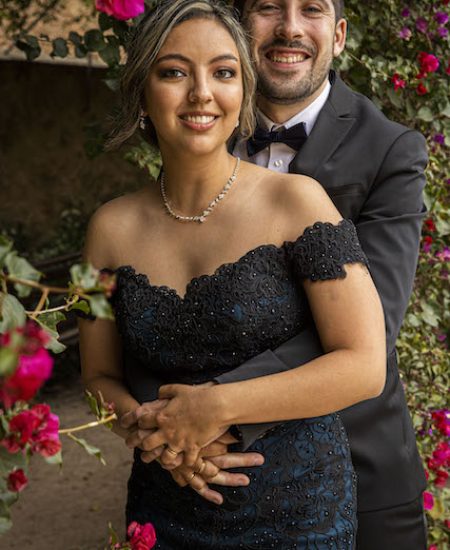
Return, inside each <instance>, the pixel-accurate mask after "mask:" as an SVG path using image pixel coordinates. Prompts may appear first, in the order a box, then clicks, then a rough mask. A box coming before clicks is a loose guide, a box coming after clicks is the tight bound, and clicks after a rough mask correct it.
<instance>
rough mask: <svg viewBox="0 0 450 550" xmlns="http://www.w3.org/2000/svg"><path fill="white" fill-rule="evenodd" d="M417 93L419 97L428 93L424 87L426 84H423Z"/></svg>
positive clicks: (419, 86) (417, 89)
mask: <svg viewBox="0 0 450 550" xmlns="http://www.w3.org/2000/svg"><path fill="white" fill-rule="evenodd" d="M416 92H417V94H418V95H425V94H427V93H428V89H427V87H426V86H424V84H423V83H422V82H421V83H420V84H419V85H418V86H417V88H416Z"/></svg>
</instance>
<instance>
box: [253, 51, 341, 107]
mask: <svg viewBox="0 0 450 550" xmlns="http://www.w3.org/2000/svg"><path fill="white" fill-rule="evenodd" d="M332 62H333V57H332V55H331V54H330V55H329V56H326V57H325V58H324V59H323V60H322V61H320V62H319V64H317V61H316V62H313V64H312V67H311V69H310V71H309V72H308V74H306V75H304V76H302V77H301V79H298V78H296V77H295V76H293V77H292V79H290V78H289V77H288V76H285V77H284V78H283V77H280V78H276V79H272V78H271V77H270V76H268V75H265V74H263V72H262V71H260V72H258V87H257V90H258V93H259V94H261V95H262V96H263V97H264V98H266V99H267V100H269V101H270V102H271V103H276V104H278V105H292V104H294V103H297V102H300V101H303V100H305V99H307V98H308V97H311V96H312V95H313V94H314V93H315V92H316V91H317V90H318V89H319V88H320V86H321V85H322V84H323V82H324V81H325V79H326V78H327V77H328V74H329V72H330V69H331V65H332Z"/></svg>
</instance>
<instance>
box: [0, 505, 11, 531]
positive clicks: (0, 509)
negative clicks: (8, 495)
mask: <svg viewBox="0 0 450 550" xmlns="http://www.w3.org/2000/svg"><path fill="white" fill-rule="evenodd" d="M11 527H12V521H11V516H10V514H9V507H8V506H7V505H6V504H5V503H3V502H2V501H1V500H0V535H4V534H5V533H7V532H8V531H9V530H10V529H11Z"/></svg>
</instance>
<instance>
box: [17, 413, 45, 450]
mask: <svg viewBox="0 0 450 550" xmlns="http://www.w3.org/2000/svg"><path fill="white" fill-rule="evenodd" d="M39 424H40V421H39V418H37V417H36V415H35V414H34V413H33V412H32V411H22V412H20V413H19V414H16V416H14V417H13V418H11V420H10V422H9V429H10V431H11V432H12V433H13V434H14V435H15V438H16V441H17V443H18V445H19V446H20V448H21V449H23V448H24V447H25V445H26V444H27V443H29V442H31V439H32V437H33V433H34V432H35V431H36V430H37V429H38V427H39Z"/></svg>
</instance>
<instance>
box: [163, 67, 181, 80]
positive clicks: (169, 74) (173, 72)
mask: <svg viewBox="0 0 450 550" xmlns="http://www.w3.org/2000/svg"><path fill="white" fill-rule="evenodd" d="M160 76H161V77H162V78H181V77H182V76H184V73H183V71H180V69H165V70H163V71H161V72H160Z"/></svg>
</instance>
